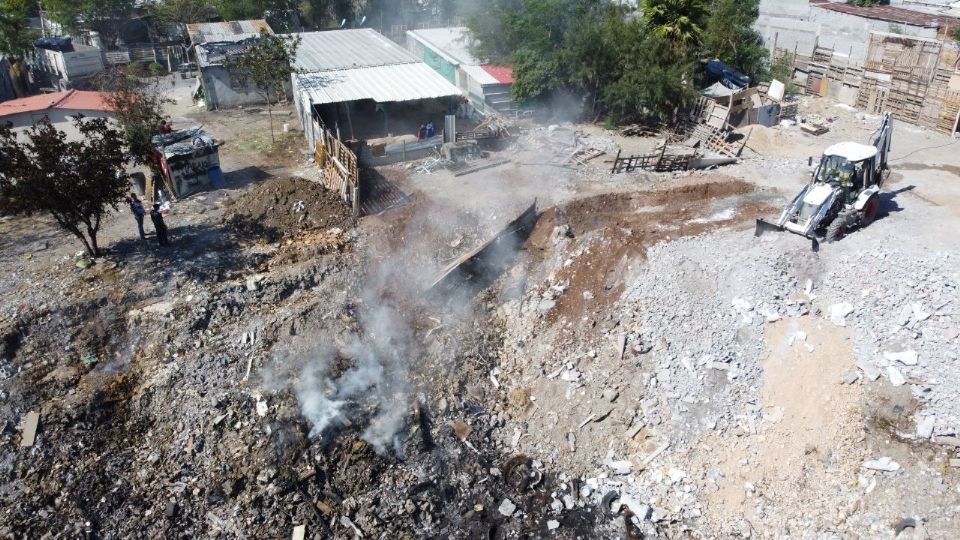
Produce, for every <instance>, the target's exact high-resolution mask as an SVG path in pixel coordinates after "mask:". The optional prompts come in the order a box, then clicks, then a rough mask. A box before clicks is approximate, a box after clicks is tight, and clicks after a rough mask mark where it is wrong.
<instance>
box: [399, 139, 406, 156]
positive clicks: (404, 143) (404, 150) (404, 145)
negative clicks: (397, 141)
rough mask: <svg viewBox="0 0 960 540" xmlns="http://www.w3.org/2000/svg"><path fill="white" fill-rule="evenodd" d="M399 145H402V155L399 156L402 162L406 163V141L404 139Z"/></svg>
mask: <svg viewBox="0 0 960 540" xmlns="http://www.w3.org/2000/svg"><path fill="white" fill-rule="evenodd" d="M401 143H402V146H401V149H402V154H400V155H401V158H402V159H403V161H406V160H407V140H406V139H404V140H403V141H401Z"/></svg>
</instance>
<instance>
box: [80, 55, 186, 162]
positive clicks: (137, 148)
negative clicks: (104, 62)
mask: <svg viewBox="0 0 960 540" xmlns="http://www.w3.org/2000/svg"><path fill="white" fill-rule="evenodd" d="M97 86H98V87H99V89H100V91H102V92H105V93H106V102H107V104H108V105H110V108H111V109H113V114H114V117H115V118H116V120H117V122H118V123H119V125H120V129H121V131H122V134H123V143H124V146H125V147H126V150H127V153H128V155H129V157H130V159H132V160H133V161H134V163H137V164H141V165H148V166H150V167H151V168H154V169H156V164H155V162H154V159H153V157H154V147H153V142H152V138H153V136H154V135H156V134H157V132H158V129H159V126H160V120H162V119H163V106H164V105H165V104H167V103H171V100H169V99H167V98H165V97H163V95H162V94H161V93H160V92H159V89H158V88H157V82H156V81H153V82H144V81H142V80H140V79H137V78H134V77H131V76H129V75H127V74H126V73H124V72H123V71H121V70H119V69H113V70H110V71H106V72H104V73H103V74H101V76H100V77H99V79H98V80H97Z"/></svg>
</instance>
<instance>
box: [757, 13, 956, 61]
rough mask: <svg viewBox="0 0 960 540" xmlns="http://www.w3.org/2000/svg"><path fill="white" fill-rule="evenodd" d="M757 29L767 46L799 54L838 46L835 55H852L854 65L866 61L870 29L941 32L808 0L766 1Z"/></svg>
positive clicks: (927, 34) (919, 33)
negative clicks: (831, 9)
mask: <svg viewBox="0 0 960 540" xmlns="http://www.w3.org/2000/svg"><path fill="white" fill-rule="evenodd" d="M755 28H756V29H757V31H758V32H760V34H761V35H762V36H763V39H764V42H765V43H766V45H767V47H773V46H774V42H776V46H777V47H778V48H780V49H786V50H794V48H796V51H797V53H798V54H802V55H810V54H811V53H812V52H813V47H814V45H815V44H817V43H819V45H820V46H822V47H828V48H833V49H834V54H835V55H837V56H841V57H849V60H850V61H851V62H852V63H854V64H863V62H864V60H865V59H866V54H867V47H868V45H869V43H870V32H871V31H880V32H890V31H891V30H893V29H895V30H897V31H898V32H900V33H902V34H904V35H908V36H913V37H923V38H936V37H937V31H936V29H932V28H922V27H918V26H910V25H905V24H897V25H892V24H891V23H888V22H886V21H877V20H873V19H867V18H864V17H858V16H856V15H848V14H846V13H837V12H835V11H829V10H826V9H822V8H818V7H815V6H811V5H810V3H809V2H808V1H807V0H762V1H761V2H760V17H759V18H758V19H757V22H756V24H755Z"/></svg>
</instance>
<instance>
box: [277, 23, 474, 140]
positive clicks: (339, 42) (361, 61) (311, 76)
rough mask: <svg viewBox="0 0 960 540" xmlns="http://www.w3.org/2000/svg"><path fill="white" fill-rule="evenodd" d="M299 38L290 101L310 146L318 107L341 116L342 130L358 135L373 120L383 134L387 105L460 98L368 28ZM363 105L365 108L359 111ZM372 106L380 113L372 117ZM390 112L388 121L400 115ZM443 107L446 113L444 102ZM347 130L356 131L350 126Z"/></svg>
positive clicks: (419, 63)
mask: <svg viewBox="0 0 960 540" xmlns="http://www.w3.org/2000/svg"><path fill="white" fill-rule="evenodd" d="M298 36H299V37H300V38H301V42H300V46H299V47H298V48H297V57H296V61H295V67H296V68H297V70H298V73H295V74H294V75H293V76H292V77H291V79H292V86H293V97H294V101H295V103H296V105H297V110H298V112H299V113H300V120H301V123H302V124H303V126H304V132H305V134H306V136H307V138H308V140H309V141H310V142H311V144H313V138H314V136H315V135H316V132H317V129H319V128H315V129H311V125H312V124H314V123H316V122H317V120H318V119H319V118H320V116H322V115H320V111H319V108H321V107H323V108H324V111H326V112H324V115H332V117H336V116H337V115H340V116H342V118H341V120H342V122H341V125H342V124H343V123H349V125H351V126H354V127H357V130H356V131H357V132H360V131H362V128H361V125H368V126H369V125H370V122H369V120H365V118H373V117H380V118H382V119H381V120H379V121H378V122H377V125H378V126H384V131H387V130H388V128H387V127H386V125H387V120H386V117H387V116H388V113H387V108H388V107H387V106H388V105H390V104H400V103H413V104H416V103H420V102H427V101H434V102H435V101H436V100H443V99H444V98H446V99H449V98H454V97H458V96H460V95H461V92H460V90H459V89H457V87H456V86H454V85H453V84H451V83H450V82H449V81H447V80H446V79H444V78H443V77H442V76H441V75H440V74H438V73H437V72H435V71H434V70H432V69H431V68H430V66H428V65H426V64H425V63H423V62H422V61H419V60H417V59H416V58H414V56H413V55H411V54H410V53H409V52H407V51H406V50H404V49H403V48H402V47H400V46H399V45H397V44H396V43H394V42H392V41H390V40H389V39H387V38H386V37H384V36H382V35H380V34H379V33H377V32H376V31H374V30H372V29H369V28H363V29H351V30H328V31H324V32H306V33H302V34H298ZM371 101H372V102H373V103H374V105H371V104H370V102H371ZM362 102H366V103H367V105H365V106H361V103H362ZM434 106H436V105H434ZM374 107H375V108H376V111H379V112H371V111H372V110H373V108H374ZM390 108H391V110H392V112H391V113H390V116H396V115H395V114H394V113H397V114H399V113H400V112H401V111H402V110H403V107H398V108H396V109H395V110H394V108H393V107H390ZM442 108H445V109H446V108H449V105H448V104H447V102H444V104H443V105H442ZM398 118H399V117H398ZM331 121H333V120H331ZM350 129H351V132H353V131H354V130H353V127H351V128H350ZM368 131H373V130H372V129H371V130H368ZM358 136H359V135H358Z"/></svg>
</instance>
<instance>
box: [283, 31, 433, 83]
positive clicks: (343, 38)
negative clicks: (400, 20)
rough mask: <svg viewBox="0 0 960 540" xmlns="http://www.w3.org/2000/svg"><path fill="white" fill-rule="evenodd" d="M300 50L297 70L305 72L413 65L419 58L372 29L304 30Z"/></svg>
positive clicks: (301, 35) (298, 50) (298, 51)
mask: <svg viewBox="0 0 960 540" xmlns="http://www.w3.org/2000/svg"><path fill="white" fill-rule="evenodd" d="M297 35H298V36H300V37H301V38H302V41H301V42H300V47H299V48H298V49H297V62H296V66H297V69H299V70H300V71H302V72H304V73H315V72H318V71H331V70H336V69H354V68H363V67H375V66H386V65H390V64H409V63H413V62H416V61H417V59H416V58H414V57H413V56H411V55H410V53H408V52H407V51H405V50H403V48H402V47H400V46H399V45H397V44H396V43H394V42H392V41H390V40H389V39H387V38H386V37H384V36H382V35H380V34H378V33H377V32H376V31H375V30H372V29H370V28H362V29H356V30H327V31H325V32H304V33H301V34H297Z"/></svg>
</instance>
